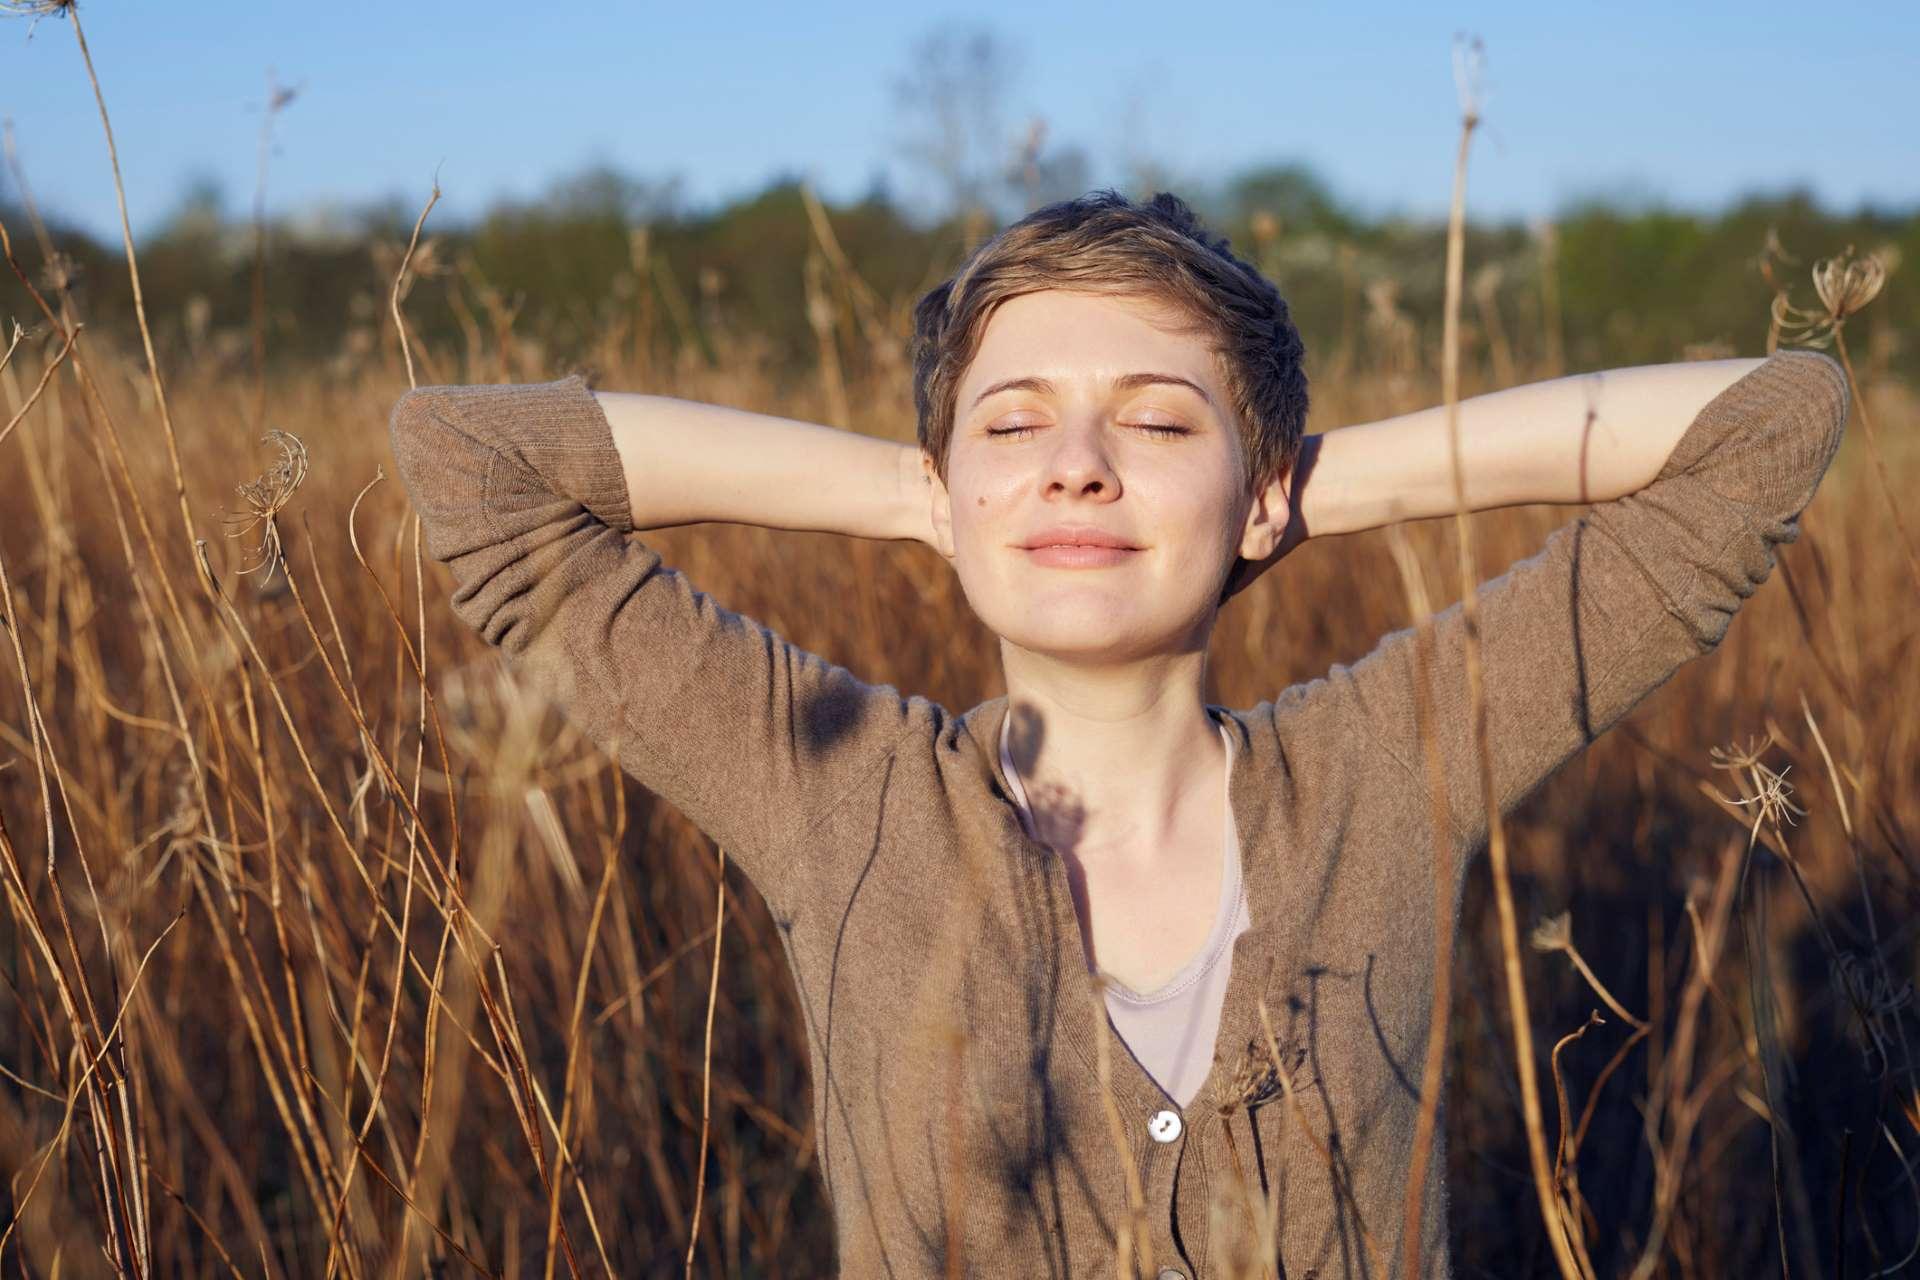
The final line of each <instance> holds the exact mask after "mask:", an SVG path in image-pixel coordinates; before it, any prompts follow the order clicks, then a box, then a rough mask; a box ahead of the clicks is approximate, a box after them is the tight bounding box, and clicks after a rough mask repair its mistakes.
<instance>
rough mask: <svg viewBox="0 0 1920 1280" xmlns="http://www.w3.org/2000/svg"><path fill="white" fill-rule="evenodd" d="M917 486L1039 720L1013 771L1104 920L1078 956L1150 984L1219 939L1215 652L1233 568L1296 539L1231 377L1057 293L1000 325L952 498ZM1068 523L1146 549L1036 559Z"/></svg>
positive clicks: (1124, 302)
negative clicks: (1237, 411)
mask: <svg viewBox="0 0 1920 1280" xmlns="http://www.w3.org/2000/svg"><path fill="white" fill-rule="evenodd" d="M1149 375H1151V377H1149ZM1174 380H1178V381H1174ZM1010 382H1011V383H1014V384H1015V385H1012V386H1007V385H1004V384H1007V383H1010ZM1189 384H1190V385H1189ZM983 393H984V394H983ZM921 465H922V469H923V470H924V471H925V473H926V474H927V476H928V477H929V489H930V491H931V501H932V504H933V512H932V516H933V525H934V533H935V541H936V546H937V548H938V550H939V551H940V552H941V554H942V555H944V556H946V557H947V558H948V559H949V561H950V562H951V564H952V566H953V568H954V571H955V572H956V573H957V574H958V575H959V579H960V583H961V587H962V589H963V590H964V591H965V593H966V596H967V600H968V603H969V604H970V605H971V606H972V607H973V610H974V612H975V613H976V614H978V615H979V617H980V618H981V620H982V621H983V622H985V623H986V625H987V626H988V627H990V628H991V629H992V630H993V631H994V633H995V634H996V635H997V636H998V637H999V639H1000V650H1001V661H1002V665H1003V668H1004V671H1005V675H1006V682H1007V692H1008V695H1009V699H1010V704H1011V706H1012V707H1013V708H1014V709H1015V712H1016V713H1019V712H1021V711H1025V712H1030V713H1031V715H1032V717H1033V719H1032V720H1031V721H1030V722H1027V721H1022V723H1032V724H1033V725H1034V726H1035V732H1034V733H1033V734H1032V735H1031V737H1029V736H1028V735H1026V734H1024V733H1022V734H1016V735H1015V737H1014V741H1013V751H1014V762H1015V766H1016V767H1017V768H1018V770H1019V771H1020V774H1021V777H1022V779H1023V781H1024V782H1025V784H1026V787H1027V791H1028V796H1029V799H1030V801H1031V802H1032V805H1033V809H1034V816H1035V819H1036V822H1037V826H1038V829H1039V833H1040V836H1041V838H1042V839H1043V840H1044V841H1046V842H1048V843H1049V844H1051V845H1053V846H1054V847H1055V848H1056V850H1057V851H1059V852H1060V853H1061V854H1062V855H1063V856H1064V857H1065V858H1066V859H1067V861H1068V863H1069V865H1070V868H1071V869H1072V870H1073V872H1074V873H1075V875H1074V879H1075V882H1076V890H1077V893H1078V895H1079V896H1080V897H1081V899H1082V904H1081V905H1082V919H1083V923H1084V922H1085V921H1086V919H1087V916H1088V914H1089V903H1088V901H1087V899H1088V897H1091V898H1093V899H1095V900H1097V902H1098V906H1099V909H1098V910H1093V911H1091V916H1092V930H1091V932H1092V936H1091V938H1090V939H1089V942H1090V954H1094V955H1098V956H1099V957H1100V959H1101V962H1102V965H1103V967H1107V968H1109V969H1110V970H1112V971H1113V972H1114V973H1115V976H1118V977H1121V978H1122V980H1124V981H1128V982H1129V985H1139V986H1143V987H1144V986H1149V985H1151V984H1152V982H1153V980H1154V979H1155V978H1157V977H1164V976H1167V975H1170V974H1171V972H1172V971H1173V970H1175V969H1177V968H1178V967H1179V966H1180V964H1182V963H1184V962H1185V960H1186V958H1187V957H1188V956H1190V955H1191V954H1192V953H1193V952H1194V951H1195V950H1196V949H1197V948H1198V946H1199V945H1200V943H1201V942H1202V941H1203V940H1204V939H1205V937H1206V933H1207V931H1208V929H1209V928H1210V927H1211V925H1212V922H1213V905H1214V902H1215V900H1216V898H1217V895H1218V892H1219V884H1220V881H1219V875H1220V873H1221V870H1222V867H1221V858H1220V850H1221V847H1222V843H1223V840H1224V835H1225V831H1224V813H1223V808H1222V805H1221V794H1222V785H1223V782H1224V770H1225V765H1226V753H1225V749H1224V747H1223V746H1222V745H1221V742H1220V737H1219V731H1218V730H1217V729H1216V728H1215V726H1214V723H1213V722H1212V721H1211V720H1210V719H1209V718H1208V716H1207V715H1206V712H1205V709H1204V681H1205V673H1206V649H1207V640H1208V637H1209V635H1210V634H1211V632H1212V629H1213V623H1214V620H1215V617H1216V616H1217V614H1218V600H1219V596H1220V590H1221V587H1222V584H1223V583H1224V582H1225V581H1226V578H1227V574H1228V571H1229V570H1230V569H1231V568H1232V566H1233V564H1234V561H1235V557H1236V556H1245V557H1247V558H1248V559H1250V560H1263V559H1265V558H1266V557H1267V556H1268V555H1269V554H1271V553H1272V552H1273V551H1274V549H1275V547H1276V546H1277V545H1278V543H1279V541H1280V539H1281V537H1282V535H1283V533H1284V532H1285V526H1286V522H1287V512H1288V506H1287V490H1286V485H1285V478H1284V477H1275V478H1273V479H1272V480H1271V481H1270V482H1269V483H1267V484H1265V485H1263V486H1261V487H1260V488H1258V489H1257V490H1253V491H1251V492H1250V491H1249V486H1248V484H1247V480H1246V463H1245V446H1244V443H1243V442H1242V439H1241V435H1240V429H1239V427H1238V425H1237V422H1236V419H1235V417H1234V414H1233V409H1232V406H1231V403H1230V401H1229V399H1228V394H1227V388H1226V382H1225V378H1224V376H1223V371H1222V369H1221V367H1220V362H1219V360H1218V359H1217V358H1216V356H1215V355H1214V354H1213V352H1212V351H1211V350H1210V348H1209V346H1208V345H1207V343H1206V341H1205V340H1204V338H1203V337H1202V336H1201V334H1200V333H1198V332H1195V331H1191V330H1189V329H1188V328H1187V327H1186V326H1185V325H1184V323H1183V321H1182V318H1181V317H1180V316H1179V314H1178V313H1177V312H1173V311H1170V310H1168V309H1167V308H1166V307H1165V306H1164V305H1162V304H1159V303H1156V302H1152V301H1148V300H1144V299H1136V298H1130V297H1121V296H1109V295H1100V294H1084V293H1068V292H1059V291H1048V292H1042V293H1033V294H1026V295H1022V296H1020V297H1016V298H1013V299H1011V300H1009V301H1008V302H1006V303H1003V304H1002V305H1001V306H1000V307H999V308H998V309H997V310H996V311H995V312H994V314H993V316H992V318H991V319H990V320H989V322H988V325H987V328H986V332H985V335H984V337H983V339H982V341H981V344H980V350H979V352H978V354H977V355H976V356H975V358H974V360H973V363H972V365H971V366H970V367H969V368H968V370H967V372H966V374H965V376H964V377H963V378H962V379H961V381H960V385H959V388H958V394H957V397H956V401H955V417H954V428H953V435H952V441H951V445H950V448H949V453H948V463H947V476H946V480H945V481H944V482H942V481H941V479H940V478H939V476H938V474H937V471H936V469H935V468H934V466H933V460H932V458H931V457H930V456H928V455H927V454H925V453H924V452H922V454H921ZM1062 523H1070V524H1085V525H1093V526H1097V527H1099V528H1101V529H1103V530H1106V531H1108V532H1110V533H1115V534H1118V535H1120V536H1122V537H1124V538H1125V539H1127V540H1128V541H1129V542H1132V543H1135V544H1137V545H1138V547H1139V548H1140V549H1139V550H1137V551H1130V552H1126V553H1123V554H1120V555H1118V556H1113V555H1108V556H1104V557H1097V559H1100V560H1102V561H1105V563H1096V564H1088V565H1080V566H1072V565H1065V564H1048V563H1045V562H1044V560H1045V558H1046V557H1045V556H1043V555H1036V554H1035V553H1034V552H1031V551H1029V550H1027V549H1025V544H1027V543H1028V542H1029V541H1030V540H1031V538H1032V537H1033V535H1035V534H1036V533H1038V532H1039V531H1040V530H1042V529H1044V528H1046V527H1047V526H1051V525H1056V524H1062ZM1057 558H1060V559H1073V558H1075V557H1074V556H1072V555H1071V554H1068V555H1066V556H1059V557H1057ZM1083 558H1096V557H1083ZM1089 886H1090V887H1091V888H1090V889H1089ZM1109 940H1111V942H1112V945H1111V946H1110V947H1103V946H1102V945H1101V944H1102V943H1103V942H1107V941H1109ZM1123 953H1124V954H1125V956H1126V959H1125V960H1124V961H1123V960H1121V958H1120V957H1121V955H1122V954H1123Z"/></svg>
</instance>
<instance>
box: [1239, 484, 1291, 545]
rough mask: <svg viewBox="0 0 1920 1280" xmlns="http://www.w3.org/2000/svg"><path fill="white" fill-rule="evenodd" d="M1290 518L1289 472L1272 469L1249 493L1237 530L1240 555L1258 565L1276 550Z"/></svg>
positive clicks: (1284, 535) (1285, 532)
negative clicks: (1250, 497) (1242, 521)
mask: <svg viewBox="0 0 1920 1280" xmlns="http://www.w3.org/2000/svg"><path fill="white" fill-rule="evenodd" d="M1292 519H1293V471H1292V469H1291V468H1288V469H1286V470H1282V471H1276V472H1275V473H1274V474H1273V476H1272V478H1271V479H1269V480H1268V481H1267V482H1266V483H1265V484H1264V485H1261V486H1260V487H1259V488H1258V489H1255V490H1254V492H1253V502H1252V505H1251V506H1249V507H1248V508H1247V520H1246V524H1245V526H1244V527H1243V528H1242V529H1241V531H1240V557H1241V559H1243V560H1251V561H1252V562H1253V563H1255V564H1259V563H1261V562H1262V561H1264V560H1266V559H1267V557H1269V556H1271V555H1272V554H1273V553H1274V552H1275V551H1276V550H1278V549H1279V547H1280V544H1281V542H1282V540H1283V539H1284V538H1285V537H1286V534H1287V527H1288V525H1289V524H1290V523H1291V521H1292Z"/></svg>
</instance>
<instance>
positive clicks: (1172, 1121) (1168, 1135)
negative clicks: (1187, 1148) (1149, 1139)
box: [1147, 1111, 1180, 1142]
mask: <svg viewBox="0 0 1920 1280" xmlns="http://www.w3.org/2000/svg"><path fill="white" fill-rule="evenodd" d="M1147 1132H1148V1133H1150V1134H1152V1135H1153V1140H1154V1141H1155V1142H1172V1141H1173V1140H1174V1139H1175V1138H1177V1137H1179V1136H1180V1113H1179V1112H1177V1111H1156V1112H1154V1114H1153V1119H1151V1120H1149V1121H1147Z"/></svg>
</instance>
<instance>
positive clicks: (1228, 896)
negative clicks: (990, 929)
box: [994, 711, 1245, 1005]
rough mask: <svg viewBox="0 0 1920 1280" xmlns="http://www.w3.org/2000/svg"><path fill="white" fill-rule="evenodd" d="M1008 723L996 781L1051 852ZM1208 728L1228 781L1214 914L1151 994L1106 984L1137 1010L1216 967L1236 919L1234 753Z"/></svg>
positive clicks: (1221, 726)
mask: <svg viewBox="0 0 1920 1280" xmlns="http://www.w3.org/2000/svg"><path fill="white" fill-rule="evenodd" d="M1012 723H1013V722H1012V717H1011V716H1002V717H1001V718H1000V731H999V732H998V733H997V734H995V735H994V737H995V740H996V745H997V749H998V750H999V753H1000V756H999V759H1000V776H1001V777H1002V778H1004V779H1006V783H1007V789H1008V791H1009V792H1011V793H1012V796H1013V801H1014V809H1015V810H1016V811H1017V812H1018V813H1019V814H1020V815H1021V817H1022V826H1023V829H1024V830H1025V831H1026V832H1027V835H1028V837H1029V838H1030V839H1032V840H1034V841H1035V842H1036V843H1039V844H1040V845H1042V846H1044V847H1047V848H1051V847H1052V846H1050V845H1047V842H1046V841H1044V840H1041V839H1040V838H1039V837H1038V836H1037V835H1035V834H1034V830H1035V827H1036V825H1037V820H1036V819H1035V818H1034V814H1033V802H1032V800H1031V799H1030V798H1029V797H1028V795H1027V789H1026V780H1025V779H1024V778H1022V777H1021V776H1020V774H1019V770H1018V769H1017V768H1016V767H1015V766H1014V764H1013V755H1012V750H1011V747H1010V738H1011V735H1010V733H1009V730H1010V729H1011V728H1012ZM1207 723H1208V724H1210V725H1212V726H1213V728H1214V732H1215V733H1217V734H1219V735H1220V743H1221V746H1222V748H1223V749H1224V750H1225V751H1226V764H1227V769H1226V775H1225V776H1224V777H1223V778H1221V780H1220V797H1221V804H1222V806H1223V807H1224V808H1225V810H1226V812H1225V814H1224V815H1223V818H1222V821H1221V824H1220V884H1219V888H1218V890H1217V891H1216V892H1215V894H1214V902H1213V914H1212V916H1211V918H1210V919H1209V922H1208V925H1207V935H1206V937H1205V938H1203V939H1202V940H1201V942H1200V947H1199V950H1197V951H1195V952H1194V953H1193V954H1192V955H1190V956H1188V957H1187V959H1186V960H1185V961H1184V962H1183V963H1182V964H1181V965H1180V967H1179V968H1178V969H1176V970H1174V972H1173V973H1172V974H1170V975H1169V976H1168V977H1167V978H1166V979H1165V980H1164V981H1162V982H1161V983H1160V984H1159V985H1158V986H1157V987H1155V988H1154V989H1153V990H1151V991H1136V990H1135V989H1134V988H1132V987H1130V986H1128V985H1127V984H1126V983H1124V982H1121V981H1120V980H1119V979H1118V978H1110V979H1109V981H1110V982H1111V984H1112V991H1111V992H1110V994H1111V995H1117V996H1118V997H1119V998H1120V999H1122V1000H1124V1001H1127V1002H1129V1003H1132V1004H1135V1005H1150V1004H1159V1003H1162V1002H1164V1001H1166V1000H1168V999H1170V998H1171V997H1172V996H1173V994H1175V992H1176V990H1185V989H1187V988H1188V987H1190V986H1191V985H1192V984H1193V982H1194V981H1195V980H1196V979H1197V977H1198V976H1199V975H1200V974H1201V973H1203V972H1206V971H1207V970H1208V969H1210V968H1212V967H1213V965H1215V964H1217V963H1219V960H1220V952H1221V944H1222V943H1223V942H1225V941H1226V935H1227V931H1228V930H1229V929H1231V928H1232V927H1233V922H1234V919H1235V918H1236V917H1237V916H1238V915H1239V911H1240V898H1241V895H1242V894H1243V893H1244V892H1245V890H1244V889H1243V888H1242V883H1241V880H1242V868H1241V866H1240V848H1239V844H1240V841H1239V836H1238V834H1237V833H1236V832H1235V831H1234V827H1233V806H1232V804H1231V803H1230V802H1229V799H1228V789H1227V784H1228V783H1229V782H1230V781H1231V780H1232V777H1233V772H1232V770H1233V758H1234V756H1235V755H1236V754H1238V753H1237V752H1236V751H1235V750H1234V746H1233V732H1232V730H1230V729H1228V728H1227V726H1226V724H1225V723H1223V721H1222V720H1221V719H1219V718H1216V717H1215V716H1214V715H1213V714H1212V713H1211V711H1209V712H1208V714H1207ZM1081 927H1082V932H1083V933H1084V932H1085V929H1086V925H1085V923H1084V922H1082V926H1081ZM1082 945H1086V940H1085V939H1083V940H1082Z"/></svg>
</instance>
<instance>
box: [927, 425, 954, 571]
mask: <svg viewBox="0 0 1920 1280" xmlns="http://www.w3.org/2000/svg"><path fill="white" fill-rule="evenodd" d="M920 471H921V473H922V474H923V475H925V476H926V478H927V501H928V502H929V503H930V504H931V510H930V512H929V514H930V515H931V516H932V520H933V548H934V550H936V551H938V552H939V553H940V554H941V555H943V556H945V557H946V558H947V559H949V560H951V559H953V499H952V497H951V496H950V495H949V494H948V493H947V482H946V481H944V480H942V479H941V478H940V468H939V467H937V466H935V465H934V461H933V455H932V454H930V453H928V452H927V451H926V450H925V449H922V450H920Z"/></svg>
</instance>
